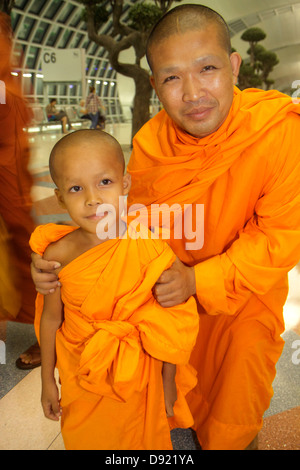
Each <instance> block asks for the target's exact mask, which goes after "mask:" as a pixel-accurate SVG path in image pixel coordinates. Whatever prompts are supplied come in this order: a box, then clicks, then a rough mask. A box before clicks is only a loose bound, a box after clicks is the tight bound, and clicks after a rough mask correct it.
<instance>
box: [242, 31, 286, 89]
mask: <svg viewBox="0 0 300 470" xmlns="http://www.w3.org/2000/svg"><path fill="white" fill-rule="evenodd" d="M265 38H266V33H265V32H264V31H263V30H262V29H260V28H249V29H247V30H246V31H245V32H244V33H243V34H242V36H241V39H243V40H244V41H247V42H249V45H250V47H249V49H248V50H247V54H249V56H250V57H249V60H246V63H244V61H243V62H242V65H241V68H240V73H239V87H240V89H241V90H244V89H245V88H259V87H262V86H264V87H265V89H266V90H268V89H269V88H270V86H271V85H272V84H273V83H274V80H271V79H270V78H269V74H270V73H271V72H272V71H273V68H274V67H275V65H277V64H278V63H279V60H278V57H277V55H276V54H275V52H272V51H268V50H266V49H265V48H264V47H263V46H262V45H261V44H258V42H259V41H262V40H263V39H265Z"/></svg>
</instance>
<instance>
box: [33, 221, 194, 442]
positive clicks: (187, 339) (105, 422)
mask: <svg viewBox="0 0 300 470" xmlns="http://www.w3.org/2000/svg"><path fill="white" fill-rule="evenodd" d="M73 230H76V228H75V227H71V226H59V225H55V224H48V225H46V226H40V227H38V228H37V229H36V231H35V232H34V233H33V235H32V238H31V247H32V249H33V250H34V251H36V252H38V253H40V254H42V253H43V252H44V250H45V248H46V246H47V245H48V244H49V242H51V241H54V240H58V239H59V238H61V237H63V236H64V235H66V234H68V233H69V232H71V231H73ZM132 233H133V232H132V231H130V230H129V233H126V235H128V236H127V238H126V237H123V239H113V240H109V241H106V242H104V243H102V244H100V245H98V246H96V247H94V248H92V249H90V250H88V251H87V252H86V253H84V254H82V255H81V256H79V257H78V258H76V259H74V260H73V261H72V262H71V263H69V264H68V265H67V266H65V267H64V268H63V269H62V270H61V271H60V273H59V279H60V282H61V284H62V287H61V296H62V301H63V303H64V322H63V325H62V327H61V329H60V330H59V331H58V332H57V335H56V349H57V368H58V371H59V376H60V380H61V406H62V408H63V414H62V435H63V438H64V442H65V446H66V448H67V449H73V450H74V449H90V450H93V449H95V450H97V449H98V450H100V449H115V450H116V449H119V450H121V449H123V450H126V449H127V450H129V449H140V450H145V449H148V450H150V449H172V444H171V440H170V426H171V427H177V426H180V427H189V426H191V425H192V423H193V419H192V416H191V413H190V411H189V409H188V407H187V405H186V401H185V398H184V395H185V394H186V393H187V392H188V391H189V390H191V389H192V388H193V387H194V386H195V383H196V376H195V373H194V371H192V368H191V367H190V366H188V365H186V364H187V363H188V360H189V357H190V353H191V350H192V348H193V346H194V344H195V341H196V337H197V331H198V323H199V322H198V314H197V308H196V305H195V300H194V299H193V298H191V299H190V300H188V301H187V302H186V303H184V304H182V305H179V306H178V307H175V308H168V309H164V308H162V307H160V306H159V304H158V303H157V302H156V301H155V300H154V297H153V295H152V286H153V285H154V284H155V282H156V280H157V279H158V277H159V276H160V274H161V273H162V271H163V270H164V269H165V268H167V267H169V266H170V265H171V264H172V263H173V262H174V259H175V255H174V253H173V252H172V250H171V249H170V248H169V246H168V245H167V244H166V243H162V242H161V240H156V241H152V240H150V239H145V240H144V239H137V240H135V239H133V238H132V236H131V235H132ZM42 307H43V296H41V295H38V297H37V313H36V331H37V336H39V333H38V330H39V321H40V316H41V311H42ZM162 361H167V362H172V363H175V364H180V365H179V366H177V367H178V373H177V375H176V381H177V388H178V400H177V402H176V404H175V408H174V413H175V415H174V418H170V422H168V419H167V417H166V413H165V409H164V396H163V387H162V375H161V370H162Z"/></svg>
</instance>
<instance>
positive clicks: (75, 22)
mask: <svg viewBox="0 0 300 470" xmlns="http://www.w3.org/2000/svg"><path fill="white" fill-rule="evenodd" d="M81 13H82V9H78V11H77V12H76V13H75V15H74V16H73V19H72V21H71V23H70V26H73V28H75V27H76V26H78V25H79V23H80V21H81Z"/></svg>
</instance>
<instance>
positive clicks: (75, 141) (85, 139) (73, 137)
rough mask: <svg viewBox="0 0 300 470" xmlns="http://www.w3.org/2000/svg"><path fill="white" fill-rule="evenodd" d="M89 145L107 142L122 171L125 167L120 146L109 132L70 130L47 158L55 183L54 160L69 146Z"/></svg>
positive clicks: (56, 178) (56, 176)
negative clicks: (112, 149)
mask: <svg viewBox="0 0 300 470" xmlns="http://www.w3.org/2000/svg"><path fill="white" fill-rule="evenodd" d="M82 144H84V145H90V144H94V145H95V146H97V145H99V151H101V150H100V146H101V145H103V144H107V145H109V146H110V147H112V148H114V150H115V152H114V154H113V155H112V157H111V158H116V159H117V160H118V163H120V165H121V167H122V169H123V172H124V169H125V161H124V155H123V151H122V148H121V146H120V144H119V142H118V141H117V140H116V139H115V138H114V137H113V136H112V135H110V134H108V133H107V132H104V131H100V130H95V129H83V130H79V131H75V132H72V133H71V134H68V135H66V136H65V137H63V138H62V139H60V140H59V141H58V142H57V143H56V144H55V145H54V147H53V149H52V151H51V154H50V158H49V170H50V174H51V177H52V179H53V181H54V182H55V183H56V184H57V180H58V177H59V175H58V174H57V172H56V162H57V159H59V157H60V156H63V155H64V151H65V150H66V149H68V148H69V147H78V146H80V145H82Z"/></svg>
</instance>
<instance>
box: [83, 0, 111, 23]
mask: <svg viewBox="0 0 300 470" xmlns="http://www.w3.org/2000/svg"><path fill="white" fill-rule="evenodd" d="M79 2H80V3H82V4H83V5H85V6H90V8H91V10H92V12H93V17H94V21H95V28H96V30H98V29H99V28H100V26H101V25H103V24H104V23H106V22H107V20H108V18H109V16H110V13H109V11H107V9H106V6H105V5H106V2H105V1H100V2H99V1H98V0H97V1H93V0H79ZM82 20H83V21H85V22H86V21H87V11H86V9H84V10H83V12H82Z"/></svg>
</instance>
